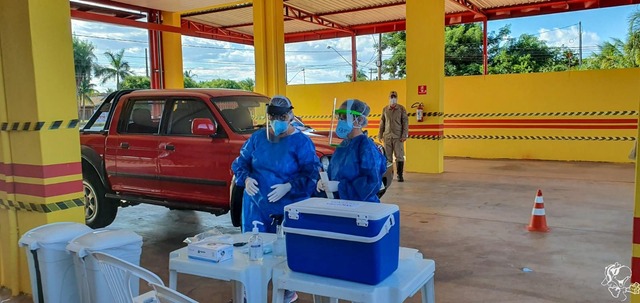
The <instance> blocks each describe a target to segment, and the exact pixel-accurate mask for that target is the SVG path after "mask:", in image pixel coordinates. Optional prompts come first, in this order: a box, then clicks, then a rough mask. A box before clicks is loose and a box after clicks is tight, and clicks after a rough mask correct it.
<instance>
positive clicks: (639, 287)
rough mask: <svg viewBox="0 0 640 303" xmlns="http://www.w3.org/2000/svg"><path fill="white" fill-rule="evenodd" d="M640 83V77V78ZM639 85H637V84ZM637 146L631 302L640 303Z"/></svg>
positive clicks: (639, 199) (639, 213)
mask: <svg viewBox="0 0 640 303" xmlns="http://www.w3.org/2000/svg"><path fill="white" fill-rule="evenodd" d="M637 82H639V83H638V84H640V79H638V81H637ZM636 87H637V86H636ZM638 101H639V103H640V97H639V98H638ZM638 138H640V128H638V131H637V133H636V144H638V140H637V139H638ZM637 148H638V146H636V177H635V187H636V190H635V207H634V213H633V238H632V239H633V240H632V246H631V247H632V248H631V271H632V273H631V283H632V285H631V288H632V291H631V299H630V302H631V303H640V164H639V163H638V159H639V157H638V156H637V154H638V153H640V151H639V150H637Z"/></svg>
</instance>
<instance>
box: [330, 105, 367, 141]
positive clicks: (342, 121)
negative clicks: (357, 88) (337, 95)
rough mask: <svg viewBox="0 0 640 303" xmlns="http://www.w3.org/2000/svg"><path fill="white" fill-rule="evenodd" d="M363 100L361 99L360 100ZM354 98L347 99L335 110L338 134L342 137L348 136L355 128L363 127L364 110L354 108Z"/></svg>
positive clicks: (336, 131)
mask: <svg viewBox="0 0 640 303" xmlns="http://www.w3.org/2000/svg"><path fill="white" fill-rule="evenodd" d="M360 102H361V101H360ZM354 103H355V102H354V100H347V101H345V102H344V103H342V105H341V106H340V108H339V109H337V110H336V111H335V114H334V119H335V120H336V121H338V122H337V123H336V128H335V129H333V130H332V131H335V133H336V135H337V136H338V137H340V138H342V139H345V138H347V136H348V135H349V133H351V131H352V130H353V129H354V128H362V124H363V123H362V118H364V117H362V112H361V111H358V110H355V109H353V105H354Z"/></svg>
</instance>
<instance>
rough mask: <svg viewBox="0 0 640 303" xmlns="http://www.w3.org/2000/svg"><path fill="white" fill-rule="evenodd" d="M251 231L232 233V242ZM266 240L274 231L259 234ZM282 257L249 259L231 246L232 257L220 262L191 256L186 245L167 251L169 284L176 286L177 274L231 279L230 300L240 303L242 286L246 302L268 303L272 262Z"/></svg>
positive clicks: (242, 240) (270, 256)
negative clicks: (196, 258) (231, 293)
mask: <svg viewBox="0 0 640 303" xmlns="http://www.w3.org/2000/svg"><path fill="white" fill-rule="evenodd" d="M249 236H251V235H250V234H236V235H232V237H233V238H234V243H236V242H247V240H248V238H249ZM261 236H262V238H263V240H264V242H265V243H269V242H273V241H274V240H275V238H276V235H275V234H266V233H261ZM285 261H286V259H285V258H283V257H275V256H274V255H273V254H272V253H271V254H265V255H264V259H263V260H262V261H250V260H249V255H248V254H246V253H242V248H234V250H233V259H232V260H227V261H222V262H220V263H214V262H208V261H202V260H195V259H191V258H189V257H188V255H187V248H186V247H183V248H181V249H178V250H175V251H172V252H171V253H170V254H169V287H170V288H172V289H174V290H175V289H177V286H178V273H181V274H189V275H194V276H200V277H206V278H211V279H217V280H224V281H232V282H233V284H232V285H233V302H243V295H244V291H243V286H244V289H246V298H247V302H256V303H257V302H264V303H266V302H267V298H268V297H267V296H268V295H267V288H268V285H269V281H270V280H271V272H272V269H273V267H274V266H275V265H277V264H280V263H282V262H285Z"/></svg>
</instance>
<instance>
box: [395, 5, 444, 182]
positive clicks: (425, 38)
mask: <svg viewBox="0 0 640 303" xmlns="http://www.w3.org/2000/svg"><path fill="white" fill-rule="evenodd" d="M406 5H407V9H406V11H407V28H406V31H407V90H406V98H403V97H402V96H399V99H400V100H405V101H406V105H407V111H408V112H409V114H410V117H409V140H407V144H406V162H405V163H406V164H405V168H406V170H407V171H411V172H421V173H441V172H442V171H443V170H444V167H443V166H444V165H443V157H444V153H443V144H442V130H443V124H442V113H443V105H444V1H425V0H407V4H406ZM416 102H422V103H424V105H425V109H424V112H425V118H424V121H423V122H417V121H416V117H415V112H416V111H415V109H412V108H410V107H411V105H412V104H414V103H416Z"/></svg>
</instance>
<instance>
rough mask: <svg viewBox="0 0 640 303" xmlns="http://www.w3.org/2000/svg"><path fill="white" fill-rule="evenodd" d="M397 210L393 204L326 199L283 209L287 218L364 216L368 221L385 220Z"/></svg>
mask: <svg viewBox="0 0 640 303" xmlns="http://www.w3.org/2000/svg"><path fill="white" fill-rule="evenodd" d="M399 210H400V208H399V207H398V205H395V204H383V203H374V202H361V201H351V200H339V199H327V198H309V199H306V200H302V201H300V202H296V203H292V204H289V205H287V206H285V208H284V211H285V212H288V213H289V218H291V215H293V214H296V213H305V214H318V215H326V216H334V217H342V218H354V219H358V218H359V217H362V216H366V217H367V218H368V220H380V219H383V218H387V217H388V216H389V215H390V214H393V213H395V212H397V211H399Z"/></svg>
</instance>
